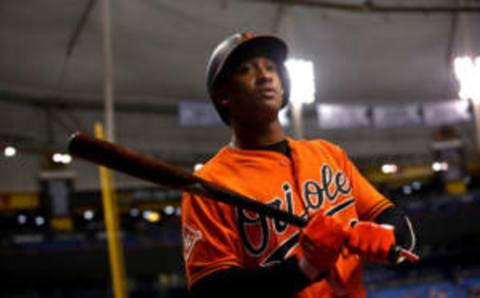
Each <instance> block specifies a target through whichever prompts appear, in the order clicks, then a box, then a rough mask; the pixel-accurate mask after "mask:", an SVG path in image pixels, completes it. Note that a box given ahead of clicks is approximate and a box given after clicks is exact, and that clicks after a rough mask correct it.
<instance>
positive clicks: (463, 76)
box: [454, 56, 480, 103]
mask: <svg viewBox="0 0 480 298" xmlns="http://www.w3.org/2000/svg"><path fill="white" fill-rule="evenodd" d="M454 70H455V75H456V77H457V79H458V82H459V83H460V91H459V93H458V95H459V96H460V98H462V99H471V100H473V101H475V102H477V103H479V102H480V56H477V57H475V58H472V57H468V56H464V57H457V58H455V60H454Z"/></svg>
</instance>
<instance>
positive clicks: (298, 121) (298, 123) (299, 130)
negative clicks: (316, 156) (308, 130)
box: [291, 103, 303, 139]
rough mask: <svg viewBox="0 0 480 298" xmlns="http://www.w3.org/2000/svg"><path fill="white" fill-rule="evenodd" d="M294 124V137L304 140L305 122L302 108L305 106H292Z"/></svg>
mask: <svg viewBox="0 0 480 298" xmlns="http://www.w3.org/2000/svg"><path fill="white" fill-rule="evenodd" d="M291 107H292V122H293V123H292V124H293V132H294V136H295V137H296V138H297V139H303V120H302V107H303V104H301V103H300V104H292V105H291Z"/></svg>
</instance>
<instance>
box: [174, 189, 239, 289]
mask: <svg viewBox="0 0 480 298" xmlns="http://www.w3.org/2000/svg"><path fill="white" fill-rule="evenodd" d="M233 212H234V211H233V208H231V207H230V206H228V205H225V204H223V203H218V202H215V201H212V200H210V199H206V198H202V197H199V196H196V195H191V194H188V193H184V194H183V197H182V237H183V257H184V260H185V268H186V275H187V283H188V287H189V288H191V286H192V285H193V284H194V283H195V282H197V281H198V280H200V279H202V278H203V277H205V276H207V275H209V274H211V273H213V272H215V271H217V270H220V269H226V268H229V267H233V266H240V265H241V257H240V255H239V251H240V250H239V247H238V244H239V243H240V241H239V239H238V236H237V234H236V226H235V223H234V221H233V220H234V218H235V217H234V216H233V214H232V213H233Z"/></svg>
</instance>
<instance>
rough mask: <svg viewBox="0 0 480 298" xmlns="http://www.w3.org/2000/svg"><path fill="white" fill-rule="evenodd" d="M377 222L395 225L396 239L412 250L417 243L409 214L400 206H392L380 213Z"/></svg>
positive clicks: (401, 244)
mask: <svg viewBox="0 0 480 298" xmlns="http://www.w3.org/2000/svg"><path fill="white" fill-rule="evenodd" d="M375 222H377V223H381V224H389V225H392V226H394V227H395V240H396V242H397V245H400V246H401V247H403V248H406V249H408V250H412V249H413V248H414V247H413V246H414V244H415V235H414V233H413V230H412V227H411V225H410V223H409V221H408V218H407V216H406V215H405V213H404V212H403V211H402V210H401V209H400V208H399V207H395V206H394V207H390V208H388V209H386V210H384V211H383V212H382V213H380V214H379V215H378V216H377V217H376V218H375Z"/></svg>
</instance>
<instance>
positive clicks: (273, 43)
mask: <svg viewBox="0 0 480 298" xmlns="http://www.w3.org/2000/svg"><path fill="white" fill-rule="evenodd" d="M287 52H288V47H287V44H286V43H285V42H284V41H283V40H281V39H280V38H278V37H275V36H272V35H256V34H255V33H252V32H247V33H237V34H234V35H231V36H229V37H227V38H226V39H225V40H223V41H222V42H221V43H220V44H219V45H218V46H217V47H216V48H215V50H214V51H213V52H212V55H211V56H210V60H209V61H208V65H207V88H208V93H209V95H210V98H211V99H212V100H213V103H214V105H215V108H216V109H217V111H218V113H219V114H220V117H221V118H222V120H223V122H224V123H225V124H227V125H229V124H230V121H229V119H228V115H227V111H225V109H224V108H223V107H221V106H220V105H219V104H218V103H217V102H216V100H215V98H214V97H215V96H216V95H215V90H216V88H217V86H218V83H219V82H221V81H222V80H223V79H225V78H226V76H227V75H228V73H229V71H231V70H233V68H234V67H235V66H236V65H238V64H239V63H241V62H242V61H244V60H243V59H245V57H249V56H247V55H251V54H252V53H253V54H255V55H256V54H258V55H264V56H266V57H268V58H270V59H272V60H273V61H274V62H275V63H276V64H277V69H278V72H279V75H280V79H281V81H282V87H283V103H282V108H283V107H284V106H286V105H287V103H288V97H289V96H290V81H289V78H288V73H287V69H286V67H285V65H284V63H285V59H286V58H287Z"/></svg>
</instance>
